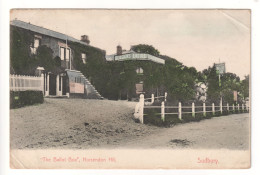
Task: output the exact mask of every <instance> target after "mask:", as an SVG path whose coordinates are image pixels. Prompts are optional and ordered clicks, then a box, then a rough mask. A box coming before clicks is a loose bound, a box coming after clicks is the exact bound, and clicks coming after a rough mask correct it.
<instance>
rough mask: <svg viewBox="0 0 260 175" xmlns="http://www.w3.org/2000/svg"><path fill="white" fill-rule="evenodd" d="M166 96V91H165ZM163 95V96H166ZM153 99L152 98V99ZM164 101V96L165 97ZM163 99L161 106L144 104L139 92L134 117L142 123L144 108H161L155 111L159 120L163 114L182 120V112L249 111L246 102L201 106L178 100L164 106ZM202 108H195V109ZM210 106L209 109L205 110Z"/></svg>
mask: <svg viewBox="0 0 260 175" xmlns="http://www.w3.org/2000/svg"><path fill="white" fill-rule="evenodd" d="M166 96H167V93H166ZM166 96H165V97H166ZM152 101H153V100H152ZM165 101H166V98H165ZM165 101H162V102H161V106H145V99H144V95H143V94H141V95H140V101H139V103H137V105H136V107H135V113H134V117H135V118H136V119H139V121H140V122H141V123H144V115H145V114H144V109H149V108H150V109H152V108H153V109H161V113H157V115H160V116H161V120H162V121H165V115H177V116H178V118H179V119H180V120H182V116H183V114H191V115H192V117H195V115H196V113H202V114H203V116H205V117H206V114H207V113H212V114H213V115H215V113H216V112H220V113H221V114H222V113H223V109H224V108H225V110H226V111H228V112H229V111H233V112H235V111H236V110H237V111H238V110H242V111H249V106H248V105H247V104H246V105H244V104H242V105H241V106H240V104H237V105H236V106H235V105H234V104H233V105H232V106H229V104H228V103H227V104H226V106H223V105H222V101H220V103H219V106H215V104H214V103H212V105H211V106H206V104H205V103H203V105H202V106H195V103H192V105H191V106H182V104H181V102H179V105H178V106H165ZM169 108H172V109H178V112H171V113H166V112H165V109H169ZM198 108H200V109H202V110H196V109H198ZM208 108H210V110H206V109H208ZM216 108H218V110H216ZM183 109H185V110H187V109H191V112H184V111H183Z"/></svg>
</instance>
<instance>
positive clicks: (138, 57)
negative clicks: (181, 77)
mask: <svg viewBox="0 0 260 175" xmlns="http://www.w3.org/2000/svg"><path fill="white" fill-rule="evenodd" d="M115 60H116V61H126V60H151V61H154V62H156V63H160V64H165V60H163V59H161V58H158V57H156V56H153V55H150V54H147V53H127V54H123V55H116V56H115Z"/></svg>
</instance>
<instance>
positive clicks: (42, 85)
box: [41, 73, 44, 94]
mask: <svg viewBox="0 0 260 175" xmlns="http://www.w3.org/2000/svg"><path fill="white" fill-rule="evenodd" d="M41 89H42V93H43V94H44V74H43V73H41Z"/></svg>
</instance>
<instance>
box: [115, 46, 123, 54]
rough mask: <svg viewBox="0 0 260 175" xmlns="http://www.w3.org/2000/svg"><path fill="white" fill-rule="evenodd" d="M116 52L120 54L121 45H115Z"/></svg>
mask: <svg viewBox="0 0 260 175" xmlns="http://www.w3.org/2000/svg"><path fill="white" fill-rule="evenodd" d="M116 54H117V55H122V47H121V46H120V45H118V46H117V47H116Z"/></svg>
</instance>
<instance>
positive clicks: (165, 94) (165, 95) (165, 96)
mask: <svg viewBox="0 0 260 175" xmlns="http://www.w3.org/2000/svg"><path fill="white" fill-rule="evenodd" d="M166 98H167V92H165V93H164V101H165V102H166Z"/></svg>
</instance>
